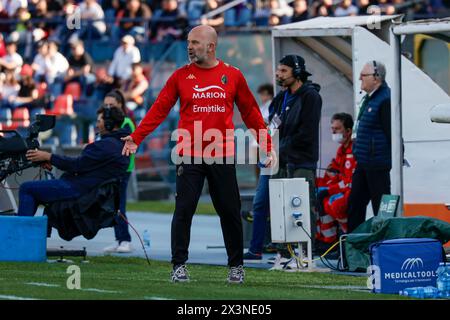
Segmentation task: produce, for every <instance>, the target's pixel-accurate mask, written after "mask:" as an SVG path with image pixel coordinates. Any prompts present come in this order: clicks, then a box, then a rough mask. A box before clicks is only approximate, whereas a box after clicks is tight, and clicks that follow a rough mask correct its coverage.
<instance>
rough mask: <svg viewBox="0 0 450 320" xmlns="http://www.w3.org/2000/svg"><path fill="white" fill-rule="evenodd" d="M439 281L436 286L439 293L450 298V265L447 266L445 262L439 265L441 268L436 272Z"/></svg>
mask: <svg viewBox="0 0 450 320" xmlns="http://www.w3.org/2000/svg"><path fill="white" fill-rule="evenodd" d="M436 273H437V279H436V286H437V288H438V290H439V293H440V294H441V295H442V296H443V297H449V296H450V265H446V264H445V262H441V263H440V264H439V268H438V269H437V271H436Z"/></svg>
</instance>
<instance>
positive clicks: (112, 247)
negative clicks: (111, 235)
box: [103, 241, 119, 253]
mask: <svg viewBox="0 0 450 320" xmlns="http://www.w3.org/2000/svg"><path fill="white" fill-rule="evenodd" d="M118 247H119V241H116V242H114V243H113V244H112V245H110V246H107V247H106V248H104V249H103V252H105V253H113V252H116V250H117V248H118Z"/></svg>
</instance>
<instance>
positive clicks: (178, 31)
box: [150, 0, 187, 43]
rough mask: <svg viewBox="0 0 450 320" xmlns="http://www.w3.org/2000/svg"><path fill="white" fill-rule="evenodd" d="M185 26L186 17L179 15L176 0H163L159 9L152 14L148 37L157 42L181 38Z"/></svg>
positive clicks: (168, 41) (169, 41)
mask: <svg viewBox="0 0 450 320" xmlns="http://www.w3.org/2000/svg"><path fill="white" fill-rule="evenodd" d="M186 26H187V19H186V18H185V17H183V16H182V15H181V13H180V10H179V8H178V2H177V0H163V1H162V5H161V9H159V10H156V12H155V14H154V15H153V18H152V21H151V30H150V31H151V34H150V37H151V39H153V40H156V41H157V42H167V43H171V42H173V41H174V40H177V39H181V38H183V36H184V34H185V28H186Z"/></svg>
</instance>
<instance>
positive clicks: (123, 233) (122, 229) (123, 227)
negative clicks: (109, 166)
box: [114, 173, 131, 243]
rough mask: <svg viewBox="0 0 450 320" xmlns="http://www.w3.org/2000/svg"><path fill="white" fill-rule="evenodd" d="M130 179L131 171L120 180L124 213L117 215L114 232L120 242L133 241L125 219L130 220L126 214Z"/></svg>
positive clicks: (121, 204)
mask: <svg viewBox="0 0 450 320" xmlns="http://www.w3.org/2000/svg"><path fill="white" fill-rule="evenodd" d="M129 179H130V173H127V174H126V175H125V176H124V177H123V178H122V180H121V182H120V213H121V214H122V215H123V217H122V216H118V215H116V222H117V224H116V225H115V226H114V233H115V236H116V240H117V241H119V243H120V242H122V241H128V242H130V241H131V235H130V232H129V229H128V223H127V221H125V219H127V220H128V218H127V214H126V207H127V189H128V181H129ZM124 218H125V219H124Z"/></svg>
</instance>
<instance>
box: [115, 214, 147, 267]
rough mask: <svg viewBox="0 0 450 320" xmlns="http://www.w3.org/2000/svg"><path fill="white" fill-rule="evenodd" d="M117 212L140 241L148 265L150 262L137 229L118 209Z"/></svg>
mask: <svg viewBox="0 0 450 320" xmlns="http://www.w3.org/2000/svg"><path fill="white" fill-rule="evenodd" d="M117 213H118V214H119V216H120V217H121V218H122V219H123V220H124V221H125V222H126V223H127V224H128V225H129V226H130V227H131V229H133V231H134V232H135V233H136V235H137V237H138V239H139V241H140V242H141V246H142V249H143V250H144V254H145V258H146V259H147V263H148V265H149V266H150V265H151V264H150V260H149V259H148V255H147V250H145V246H144V242H143V241H142V239H141V237H140V236H139V233H138V232H137V230H136V229H135V228H134V227H133V225H132V224H131V223H130V222H129V221H128V220H127V218H125V216H124V215H123V214H122V213H121V212H120V211H118V212H117Z"/></svg>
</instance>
